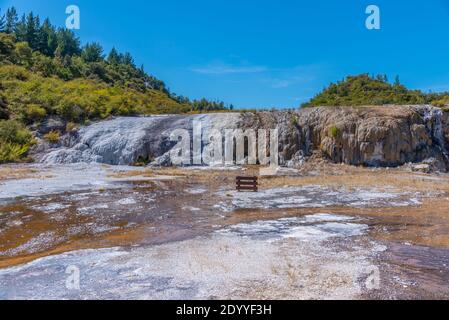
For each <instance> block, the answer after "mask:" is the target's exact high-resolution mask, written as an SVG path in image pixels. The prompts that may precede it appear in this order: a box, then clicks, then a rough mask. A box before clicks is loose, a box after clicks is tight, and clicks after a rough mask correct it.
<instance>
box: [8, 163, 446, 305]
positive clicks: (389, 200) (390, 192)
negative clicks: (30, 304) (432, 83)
mask: <svg viewBox="0 0 449 320" xmlns="http://www.w3.org/2000/svg"><path fill="white" fill-rule="evenodd" d="M67 170H69V169H67ZM70 170H72V169H70ZM77 170H78V169H77ZM99 170H103V171H104V175H102V176H101V177H102V178H101V179H103V180H104V181H106V182H107V183H105V184H101V183H98V180H101V179H100V178H98V177H96V178H95V181H94V182H95V183H93V184H89V185H88V186H80V185H79V184H78V185H77V188H78V187H79V188H78V189H76V190H75V189H74V188H73V187H70V186H68V188H66V189H64V190H61V191H60V192H56V191H52V192H51V193H47V192H43V194H39V195H35V196H32V197H29V196H26V195H25V196H21V197H18V198H17V197H10V198H8V197H6V196H5V197H4V198H3V199H0V269H1V270H0V271H2V272H3V273H1V272H0V284H1V283H2V281H3V283H9V281H11V279H12V277H13V276H14V274H15V273H16V272H19V273H20V272H24V271H18V270H16V269H15V268H17V267H19V268H25V269H27V268H32V266H33V263H37V262H40V261H41V258H45V257H47V258H48V259H50V260H49V261H51V259H55V261H58V263H60V260H58V259H66V258H64V257H65V256H64V254H67V253H71V252H75V253H76V252H78V251H80V252H82V250H86V249H87V250H90V249H94V250H100V249H101V250H104V249H108V248H109V249H112V248H125V249H126V248H136V247H137V248H140V249H136V250H144V249H145V250H146V251H144V253H143V256H145V254H150V253H149V252H153V251H152V250H157V248H159V249H161V248H165V249H164V250H167V252H171V251H172V250H175V249H173V248H172V246H175V247H176V246H178V247H177V249H176V250H186V248H192V247H197V248H198V250H204V248H203V246H204V245H205V246H209V247H214V246H217V247H218V248H219V250H222V248H223V246H224V247H226V246H228V245H231V246H232V245H235V246H241V250H240V251H241V252H242V256H240V258H239V257H237V258H236V257H234V256H232V255H231V254H230V255H229V256H228V257H227V256H226V255H225V258H223V259H224V260H223V261H221V260H220V261H221V262H219V263H218V262H217V261H216V259H217V257H215V255H212V253H210V252H209V253H208V254H207V255H206V256H204V257H203V259H204V260H205V262H204V265H201V266H194V267H192V266H191V264H192V261H190V260H189V259H192V257H191V256H188V255H187V256H184V257H183V258H182V259H184V260H182V261H179V265H180V266H182V265H183V264H184V263H187V265H189V266H190V267H188V268H193V269H194V270H197V271H195V272H197V273H193V275H192V274H186V275H184V276H185V278H183V281H186V280H185V279H189V281H190V282H189V288H190V284H191V283H196V286H199V288H200V289H201V290H199V289H198V290H199V292H201V294H200V293H198V292H197V291H195V290H197V289H195V290H194V289H193V288H196V287H195V286H193V285H192V288H191V289H189V290H194V291H195V293H192V292H193V291H192V292H191V293H190V294H191V295H192V297H193V298H195V297H202V298H211V297H228V298H229V297H231V298H232V297H241V298H281V299H283V298H305V299H315V298H316V299H319V298H320V297H326V298H330V299H335V298H339V297H342V298H349V299H378V298H380V299H397V298H409V299H429V298H438V299H447V298H449V210H448V209H449V175H446V174H422V173H416V172H411V171H410V170H408V168H407V167H403V168H396V169H387V168H381V169H379V168H361V167H352V166H346V165H336V164H330V163H327V162H318V163H316V162H315V163H306V165H305V166H303V167H302V168H301V169H299V170H293V169H288V170H287V169H286V170H280V171H279V172H278V173H277V175H275V176H260V177H259V192H258V193H257V194H246V193H245V194H239V193H237V192H236V191H235V190H234V189H235V178H236V176H239V175H248V176H253V175H254V176H259V173H260V168H258V167H245V168H231V169H223V168H217V169H210V168H209V169H206V168H123V169H120V168H111V167H107V166H101V168H99ZM79 174H80V175H82V174H83V173H82V171H79ZM75 175H76V172H75ZM54 176H57V172H55V170H54V169H53V168H39V167H36V166H30V167H28V166H26V165H24V166H22V167H0V186H1V188H9V187H10V186H11V189H12V186H14V187H17V186H19V187H20V183H21V182H22V181H23V183H24V184H28V183H29V182H30V181H34V180H33V179H36V180H39V181H42V182H43V183H48V184H51V181H53V180H51V179H52V177H54ZM30 179H31V180H30ZM103 180H102V181H103ZM14 181H15V182H14ZM52 190H53V189H52ZM5 194H7V193H5ZM323 214H324V216H323ZM326 215H329V216H330V217H331V218H326ZM314 217H316V218H314ZM323 217H324V220H322V219H323ZM338 217H341V218H342V219H343V218H344V219H348V221H353V222H344V221H346V220H343V221H340V220H339V218H338ZM295 219H296V220H295ZM320 219H321V220H320ZM326 219H330V220H329V221H327V220H326ZM264 223H265V224H264ZM260 224H262V225H260ZM254 230H257V233H254V232H255V231H254ZM267 230H268V231H267ZM223 232H224V234H225V235H223ZM268 236H269V237H273V239H274V240H273V239H271V238H270V239H268V240H267V239H266V238H265V237H268ZM223 237H224V238H223ZM317 237H318V238H317ZM320 237H321V238H320ZM203 238H204V239H207V240H204V242H202V241H200V242H198V241H199V240H198V239H203ZM245 239H253V242H247V240H245ZM282 239H283V240H282ZM292 239H293V240H292ZM314 239H315V240H316V241H317V243H319V244H317V245H315V246H310V242H311V241H312V240H314ZM228 242H229V243H228ZM273 243H275V244H276V245H274V247H271V246H273ZM380 247H382V248H384V249H382V250H378V248H380ZM376 248H377V249H376ZM318 249H319V250H318ZM132 250H133V249H132ZM176 250H175V251H176ZM217 250H218V249H217ZM253 250H268V251H267V252H266V255H267V257H272V259H278V257H279V254H281V253H280V252H281V251H282V252H283V253H282V255H283V256H287V257H291V255H292V254H293V255H296V254H295V252H296V253H297V254H300V255H302V256H304V257H308V258H307V259H308V260H307V261H309V262H308V264H306V265H304V263H305V262H304V261H300V260H297V259H296V258H292V260H291V261H288V259H290V258H288V259H286V258H282V259H283V260H282V261H283V264H282V265H279V266H277V267H276V268H275V269H277V268H279V270H283V271H282V272H280V273H278V274H276V272H275V271H273V270H272V269H271V268H274V266H273V265H271V264H272V262H270V261H266V263H267V267H266V268H267V270H271V271H269V272H270V274H271V276H272V277H273V279H272V280H270V281H271V282H270V281H269V282H266V281H262V280H261V279H263V278H265V275H264V273H263V272H268V271H263V272H262V271H261V274H260V275H259V276H260V279H259V278H257V279H251V281H250V280H248V279H247V274H240V273H238V274H237V273H236V274H233V272H234V271H235V270H234V267H232V265H233V264H236V265H237V266H240V264H239V263H237V262H236V261H239V259H242V263H243V262H244V261H246V260H245V257H247V256H248V255H252V254H253ZM317 250H318V251H317ZM175 251H173V252H175ZM95 252H97V251H95ZM176 252H177V251H176ZM183 252H184V251H183ZM336 253H338V255H336V256H335V254H336ZM151 254H154V253H151ZM173 254H175V253H173ZM178 254H179V253H178ZM320 255H322V256H320ZM139 256H140V255H139ZM226 257H227V258H228V260H226ZM276 257H277V258H276ZM362 258H363V259H362ZM123 259H125V258H123ZM158 259H159V260H158V261H159V262H158V263H159V264H160V265H162V264H164V263H168V262H167V261H171V263H173V260H172V259H174V256H169V257H168V258H164V259H165V260H164V259H162V258H160V257H159V258H158ZM167 259H168V260H167ZM260 259H261V258H260ZM326 259H328V260H326ZM358 259H360V261H358ZM166 260H167V261H166ZM284 260H285V261H284ZM61 261H63V260H61ZM80 261H84V260H82V259H81V260H80ZM126 261H127V263H131V262H130V261H132V264H136V265H139V263H140V262H139V261H138V259H137V257H132V259H131V258H129V259H128V258H127V260H126ZM210 261H215V262H214V263H215V264H212V265H214V266H215V267H211V266H209V269H208V270H209V272H211V273H216V272H217V270H216V269H214V268H217V265H219V266H221V267H219V270H222V269H221V268H224V269H225V270H227V272H228V273H229V272H230V273H231V274H232V276H231V278H232V277H235V278H233V285H232V286H230V287H226V288H225V289H223V288H224V287H223V286H224V284H223V281H224V280H223V279H218V278H217V279H216V278H214V277H212V276H209V277H206V278H207V279H206V280H205V279H204V278H203V277H204V275H203V276H202V277H201V278H197V276H198V272H200V271H198V270H204V268H206V267H205V266H206V265H207V264H208V262H210ZM264 261H265V260H264ZM323 261H329V263H328V264H326V263H325V264H324V265H326V268H325V269H323V267H322V266H321V264H323ZM330 261H332V263H333V264H331V263H330ZM30 263H31V264H30ZM42 263H46V262H45V260H44V261H42ZM55 263H56V262H55ZM86 263H87V262H86ZM260 265H262V266H263V265H264V263H263V262H261V263H260ZM289 265H290V267H288V266H289ZM367 265H375V266H376V267H377V268H378V269H379V270H380V271H379V272H380V277H381V284H382V285H381V286H380V288H378V289H376V290H355V289H354V288H355V287H354V286H353V285H351V284H350V281H349V280H348V279H349V278H350V277H349V276H348V277H346V278H345V276H344V275H343V274H346V275H347V274H350V273H352V274H351V277H354V274H357V275H359V276H360V272H361V271H360V270H359V269H360V268H361V267H366V266H367ZM21 266H22V267H21ZM335 266H338V268H341V267H342V266H345V267H344V270H345V271H344V272H340V271H339V273H338V276H337V275H336V273H335V272H334V271H332V272H331V271H329V270H331V269H332V268H337V267H335ZM240 267H241V266H240ZM49 268H50V267H49ZM103 268H105V269H107V270H110V269H111V268H113V266H112V265H106V266H103ZM180 268H181V267H180ZM186 268H187V267H186ZM188 268H187V269H188ZM195 268H197V269H195ZM298 268H302V269H304V270H308V272H309V273H308V274H307V275H304V274H301V273H298V272H299V271H298ZM206 269H207V268H206ZM30 270H31V271H32V270H33V269H30ZM189 270H190V269H189ZM332 270H333V269H332ZM31 271H30V272H31ZM150 271H151V272H152V273H154V274H155V275H157V276H158V277H162V276H164V272H163V271H161V270H160V269H157V268H155V269H151V270H150ZM150 271H149V272H150ZM92 272H93V271H92ZM220 272H222V271H219V272H218V274H219V273H220ZM179 273H182V272H181V271H179ZM200 273H201V272H200ZM165 276H166V277H168V275H165ZM176 276H177V275H170V277H172V278H176ZM92 277H94V275H92ZM356 278H357V281H356V282H360V281H362V280H363V279H361V278H360V277H356ZM362 278H363V277H362ZM158 279H159V278H158ZM176 279H177V278H176ZM300 279H302V280H300ZM36 281H37V280H36ZM141 281H143V280H142V279H141ZM176 281H181V280H179V279H178V280H176ZM248 281H250V283H247V282H248ZM254 281H256V282H257V283H259V284H258V285H257V286H255V285H254V283H255V282H254ZM258 281H259V282H258ZM267 281H268V280H267ZM35 283H36V282H33V281H31V280H30V282H29V283H27V285H29V286H33V285H34V284H35ZM183 283H184V282H183ZM251 283H252V284H251ZM281 283H282V284H283V288H284V290H281V291H279V285H280V284H281ZM298 283H300V284H298ZM6 287H8V285H6ZM95 288H96V289H98V290H99V288H97V287H95ZM161 288H162V289H164V288H165V289H164V290H163V292H166V291H167V290H168V289H166V286H164V285H161ZM217 288H220V289H222V290H223V292H226V294H223V295H224V296H220V294H218V296H217ZM159 289H160V288H159ZM5 290H6V289H5ZM173 290H174V289H173ZM176 290H177V289H176ZM6 291H7V290H6ZM6 291H5V292H6ZM19 291H20V290H19ZM218 291H219V290H218ZM139 292H140V291H139ZM142 292H146V291H144V290H143V291H142ZM142 292H141V293H140V294H141V295H139V296H137V297H138V298H155V297H159V298H161V296H159V295H158V294H157V293H154V292H153V294H152V295H149V296H146V295H145V294H143V293H142ZM155 292H156V291H155ZM157 292H159V291H157ZM176 292H178V291H176ZM189 292H190V291H189ZM204 292H206V294H205V293H204ZM262 292H264V294H262ZM279 292H281V293H282V292H284V293H285V294H278V293H279ZM289 292H290V293H291V294H290V293H289ZM275 293H276V294H275ZM27 294H28V291H25V292H22V295H23V296H25V297H28V295H27ZM177 294H180V293H176V294H173V295H170V294H168V293H167V296H162V298H173V297H175V298H176V297H179V295H177ZM4 295H5V297H4V298H8V297H9V295H8V294H6V293H4ZM323 295H324V296H323ZM61 297H67V296H65V293H61V294H60V295H57V296H54V298H61ZM70 297H71V296H69V298H70ZM114 297H115V296H112V298H114ZM133 297H134V296H131V295H129V296H124V297H123V296H122V297H121V298H133ZM181 297H183V296H181ZM190 297H191V296H187V298H190ZM0 298H1V291H0ZM34 298H40V297H39V296H38V297H35V296H34ZM74 298H83V296H80V297H78V296H75V297H74ZM87 298H97V296H87Z"/></svg>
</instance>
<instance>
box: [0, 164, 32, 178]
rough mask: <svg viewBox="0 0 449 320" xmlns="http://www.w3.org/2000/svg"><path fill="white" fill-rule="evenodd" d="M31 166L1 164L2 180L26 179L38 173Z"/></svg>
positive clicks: (0, 173)
mask: <svg viewBox="0 0 449 320" xmlns="http://www.w3.org/2000/svg"><path fill="white" fill-rule="evenodd" d="M36 172H37V170H35V169H31V168H18V167H14V166H0V180H13V179H25V178H29V177H30V176H31V175H33V174H34V173H36Z"/></svg>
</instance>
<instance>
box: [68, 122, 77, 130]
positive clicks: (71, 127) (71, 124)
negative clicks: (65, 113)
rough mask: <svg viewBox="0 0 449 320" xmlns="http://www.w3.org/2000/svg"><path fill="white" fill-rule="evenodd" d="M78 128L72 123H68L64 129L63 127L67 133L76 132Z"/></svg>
mask: <svg viewBox="0 0 449 320" xmlns="http://www.w3.org/2000/svg"><path fill="white" fill-rule="evenodd" d="M78 128H79V125H78V124H76V123H74V122H69V123H67V125H66V127H65V130H66V131H67V132H72V131H75V130H77V129H78Z"/></svg>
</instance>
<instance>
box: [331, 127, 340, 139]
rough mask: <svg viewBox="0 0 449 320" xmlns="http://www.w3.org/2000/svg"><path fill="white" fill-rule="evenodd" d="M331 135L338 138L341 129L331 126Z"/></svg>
mask: <svg viewBox="0 0 449 320" xmlns="http://www.w3.org/2000/svg"><path fill="white" fill-rule="evenodd" d="M329 135H330V136H331V137H332V138H334V139H336V138H338V136H339V135H340V129H338V128H337V127H336V126H332V127H330V128H329Z"/></svg>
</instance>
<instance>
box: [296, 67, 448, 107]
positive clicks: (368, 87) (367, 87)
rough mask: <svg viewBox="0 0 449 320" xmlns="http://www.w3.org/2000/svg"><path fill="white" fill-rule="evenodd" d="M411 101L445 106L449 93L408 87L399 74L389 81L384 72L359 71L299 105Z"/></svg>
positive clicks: (393, 103) (346, 104)
mask: <svg viewBox="0 0 449 320" xmlns="http://www.w3.org/2000/svg"><path fill="white" fill-rule="evenodd" d="M413 104H432V105H434V106H438V107H442V108H446V106H447V105H448V104H449V93H447V92H443V93H432V92H429V93H424V92H422V91H421V90H410V89H407V87H405V86H404V85H403V84H402V83H401V81H400V79H399V76H396V78H395V79H394V82H393V83H390V82H389V80H388V78H387V76H386V75H369V74H360V75H355V76H348V77H346V78H345V79H343V80H341V81H338V82H336V83H331V84H330V85H329V86H327V87H326V88H324V89H323V90H322V91H321V92H320V93H318V94H317V95H316V96H314V97H313V98H312V99H311V100H310V101H309V102H307V103H304V104H303V105H302V107H303V108H307V107H316V106H369V105H413Z"/></svg>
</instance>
